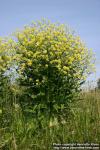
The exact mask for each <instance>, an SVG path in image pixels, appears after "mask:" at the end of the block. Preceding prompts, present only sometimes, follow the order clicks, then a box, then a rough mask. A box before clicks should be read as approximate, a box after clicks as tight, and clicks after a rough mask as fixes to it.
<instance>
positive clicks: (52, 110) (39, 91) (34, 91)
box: [0, 21, 94, 118]
mask: <svg viewBox="0 0 100 150" xmlns="http://www.w3.org/2000/svg"><path fill="white" fill-rule="evenodd" d="M15 39H16V40H15V41H14V40H8V41H7V42H5V41H0V42H1V43H0V54H2V55H1V56H0V61H1V63H0V68H1V70H2V71H4V69H5V70H7V69H8V68H9V65H10V66H11V67H12V66H13V65H14V64H16V65H17V66H18V68H17V72H18V74H19V79H18V81H19V84H20V88H21V87H22V86H24V87H25V94H24V96H26V99H27V100H26V99H25V98H24V96H23V98H22V99H21V101H22V103H23V105H22V106H23V108H24V109H26V107H27V108H28V109H27V110H28V111H29V112H32V113H33V114H35V115H37V116H39V117H40V118H42V117H41V114H43V116H47V117H49V118H54V117H55V116H56V117H61V118H63V117H64V116H65V114H67V112H68V111H69V104H70V103H72V102H73V100H74V99H75V95H77V92H78V90H79V88H80V86H81V84H82V83H83V82H84V81H85V80H86V78H87V76H88V75H89V74H90V73H92V71H93V61H94V59H93V54H92V51H91V50H89V49H88V48H87V47H86V46H85V44H84V43H83V42H82V41H81V39H80V37H79V36H76V35H74V34H73V33H71V31H70V30H69V29H68V28H66V26H64V25H57V24H53V23H50V22H47V21H41V22H35V23H33V24H32V25H31V26H26V27H25V28H24V29H23V31H19V32H17V33H16V34H15ZM5 50H6V52H5ZM8 50H9V51H13V52H11V53H13V55H12V56H11V55H9V54H8Z"/></svg>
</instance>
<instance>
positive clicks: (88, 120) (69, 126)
mask: <svg viewBox="0 0 100 150" xmlns="http://www.w3.org/2000/svg"><path fill="white" fill-rule="evenodd" d="M17 92H18V90H17V89H16V90H15V92H14V93H12V92H9V88H8V87H7V86H5V87H4V89H3V91H2V93H1V95H0V101H1V103H0V150H53V146H52V144H53V143H57V144H58V143H59V144H60V143H63V144H64V143H65V144H67V143H99V142H100V90H98V89H93V90H91V89H89V88H88V90H82V92H81V94H80V100H77V101H76V102H75V103H73V104H72V105H71V106H70V107H71V115H70V116H69V117H68V119H67V121H66V122H65V121H64V120H63V121H62V122H61V123H57V122H56V118H55V121H54V122H52V121H51V122H50V123H49V126H48V125H46V121H44V124H45V126H44V128H42V129H41V128H39V127H38V126H37V122H36V120H34V118H32V117H30V116H29V115H27V116H25V115H24V113H23V110H22V108H21V106H20V105H19V97H18V95H17Z"/></svg>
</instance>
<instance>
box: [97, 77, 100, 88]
mask: <svg viewBox="0 0 100 150" xmlns="http://www.w3.org/2000/svg"><path fill="white" fill-rule="evenodd" d="M97 88H98V89H100V78H99V79H98V81H97Z"/></svg>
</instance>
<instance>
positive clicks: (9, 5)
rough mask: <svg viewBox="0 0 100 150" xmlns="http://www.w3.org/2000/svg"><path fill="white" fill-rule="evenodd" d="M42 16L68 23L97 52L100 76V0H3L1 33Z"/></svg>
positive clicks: (8, 31) (0, 4)
mask: <svg viewBox="0 0 100 150" xmlns="http://www.w3.org/2000/svg"><path fill="white" fill-rule="evenodd" d="M41 18H46V19H49V20H51V21H53V22H60V23H65V24H68V25H69V26H70V27H71V28H72V29H74V30H75V31H76V32H77V33H78V34H79V35H80V37H81V39H82V40H83V41H85V43H86V45H87V46H88V47H89V48H92V49H93V51H94V52H95V53H96V74H93V75H91V77H90V79H93V80H95V79H97V78H98V77H100V0H8V1H7V0H0V36H7V35H10V34H11V33H12V32H14V31H16V29H21V28H23V26H24V25H27V24H30V23H31V22H32V21H36V20H40V19H41Z"/></svg>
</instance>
